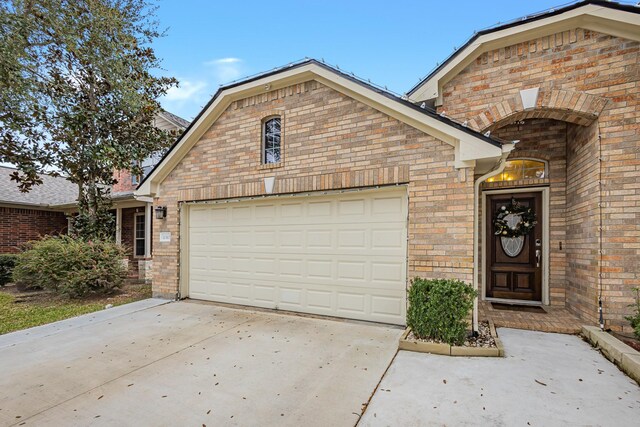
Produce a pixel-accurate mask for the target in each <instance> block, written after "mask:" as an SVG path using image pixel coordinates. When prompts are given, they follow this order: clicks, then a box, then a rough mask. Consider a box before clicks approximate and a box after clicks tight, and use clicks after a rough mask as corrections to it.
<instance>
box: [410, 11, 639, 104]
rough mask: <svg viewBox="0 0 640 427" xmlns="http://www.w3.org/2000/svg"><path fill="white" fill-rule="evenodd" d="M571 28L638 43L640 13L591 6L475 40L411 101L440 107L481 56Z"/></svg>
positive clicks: (422, 87)
mask: <svg viewBox="0 0 640 427" xmlns="http://www.w3.org/2000/svg"><path fill="white" fill-rule="evenodd" d="M574 28H583V29H587V30H592V31H598V32H601V33H605V34H610V35H613V36H616V37H622V38H626V39H629V40H635V41H640V15H639V14H635V13H629V12H625V11H622V10H616V9H610V8H607V7H602V6H597V5H592V4H590V5H585V6H583V7H581V8H578V9H574V10H571V11H568V12H565V13H562V14H560V15H556V16H551V17H549V18H545V19H540V20H537V21H532V22H528V23H525V24H522V25H517V26H514V27H511V28H505V29H504V30H500V31H496V32H493V33H489V34H485V35H482V36H480V37H478V38H477V39H476V40H475V41H474V42H473V43H472V44H470V45H469V46H467V47H466V48H465V49H464V50H462V51H461V52H459V53H458V54H457V56H456V57H455V58H454V59H452V60H451V61H450V62H449V63H448V64H447V65H446V66H444V67H443V68H442V69H441V70H439V71H438V72H437V73H436V74H434V75H433V76H431V77H430V78H429V80H426V81H424V82H423V83H422V85H421V86H419V87H418V89H417V90H416V91H415V92H414V93H413V94H411V96H410V99H411V100H412V101H413V102H422V101H425V100H430V99H436V105H442V90H441V89H442V87H443V86H444V85H445V84H446V83H447V82H448V81H449V80H451V79H452V78H453V77H455V76H456V75H457V74H458V73H459V72H460V71H462V70H463V69H464V68H465V67H466V66H467V65H469V64H470V63H471V62H472V61H473V60H475V58H477V57H478V56H479V55H481V54H482V53H484V52H488V51H491V50H494V49H498V48H501V47H505V46H511V45H513V44H517V43H523V42H525V41H528V40H532V39H535V38H538V37H542V36H545V35H548V34H554V33H557V32H561V31H567V30H570V29H574Z"/></svg>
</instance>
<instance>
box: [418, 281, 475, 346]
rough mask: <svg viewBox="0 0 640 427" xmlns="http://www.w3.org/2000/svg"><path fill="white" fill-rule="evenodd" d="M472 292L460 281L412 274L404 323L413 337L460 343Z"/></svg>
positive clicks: (454, 343) (464, 329) (465, 328)
mask: <svg viewBox="0 0 640 427" xmlns="http://www.w3.org/2000/svg"><path fill="white" fill-rule="evenodd" d="M476 295H477V293H476V291H475V290H474V289H473V287H471V286H470V285H468V284H466V283H464V282H462V281H460V280H452V279H431V280H427V279H421V278H419V277H416V278H414V279H413V280H412V281H411V287H410V288H409V296H408V298H409V308H408V310H407V326H409V327H410V328H411V330H412V331H413V333H414V335H415V336H416V337H417V338H420V339H433V340H437V341H442V342H445V343H447V344H451V345H460V344H462V343H463V342H464V339H465V337H466V334H467V327H468V323H467V317H468V316H469V314H470V311H471V309H472V308H473V301H474V299H475V298H476Z"/></svg>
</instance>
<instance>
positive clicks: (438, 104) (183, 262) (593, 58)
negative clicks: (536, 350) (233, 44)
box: [136, 1, 640, 330]
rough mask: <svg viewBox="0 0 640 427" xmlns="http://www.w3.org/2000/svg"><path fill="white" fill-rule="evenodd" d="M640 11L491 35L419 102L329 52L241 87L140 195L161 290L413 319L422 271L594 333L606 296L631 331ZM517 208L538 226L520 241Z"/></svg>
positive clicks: (609, 315)
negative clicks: (512, 210) (547, 311)
mask: <svg viewBox="0 0 640 427" xmlns="http://www.w3.org/2000/svg"><path fill="white" fill-rule="evenodd" d="M639 12H640V9H638V8H636V7H633V6H623V5H619V4H616V3H612V2H603V1H584V2H580V3H577V4H574V5H571V6H567V7H564V8H561V9H557V10H553V11H549V12H548V13H544V14H540V15H536V16H532V17H526V18H523V19H521V20H518V21H515V22H513V23H510V24H506V25H502V26H499V27H496V28H492V29H490V30H485V31H482V32H480V33H476V34H475V35H474V36H473V37H472V38H471V40H470V41H469V42H468V43H467V44H466V45H465V46H463V47H462V48H461V49H459V50H457V51H456V52H455V53H454V54H453V55H452V56H451V57H450V58H448V59H447V60H446V61H445V62H444V63H443V64H442V65H440V66H439V67H438V68H437V69H436V70H435V71H434V72H432V73H431V74H430V75H429V76H428V77H427V78H426V79H425V80H424V81H422V82H421V83H420V84H419V85H417V86H416V87H415V88H413V89H412V90H411V91H410V92H409V93H408V94H407V96H403V97H399V96H395V95H393V94H391V93H388V92H387V91H385V90H383V89H381V88H379V87H375V86H372V85H371V84H369V83H366V82H364V81H362V80H360V79H357V78H355V77H353V76H352V75H350V74H347V73H344V72H342V71H340V70H338V69H337V68H332V67H329V66H327V65H325V64H324V63H321V62H318V61H315V60H305V61H303V62H300V63H296V64H291V65H289V66H286V67H283V68H281V69H278V70H276V71H273V72H270V73H267V74H263V75H259V76H257V77H253V78H250V79H247V80H244V81H241V82H238V83H233V84H230V85H227V86H223V87H221V88H220V89H219V90H218V92H217V93H216V94H215V95H214V97H213V99H212V100H211V101H210V102H209V103H208V104H207V105H206V106H205V107H204V109H203V110H202V111H201V112H200V114H199V115H198V116H197V118H196V119H195V120H194V121H193V122H192V123H191V125H190V126H189V127H188V128H187V130H186V131H185V132H184V133H183V134H182V136H181V138H180V139H179V140H178V141H177V142H176V144H175V145H174V146H173V147H172V149H171V150H170V151H169V152H168V154H167V155H166V156H165V157H164V158H163V159H162V161H161V162H160V163H159V164H158V165H157V166H156V167H155V168H154V169H153V170H152V171H151V173H150V174H148V175H147V177H146V178H145V179H144V180H143V181H142V184H141V185H140V186H139V188H138V190H137V191H136V194H137V195H138V196H139V197H153V198H154V205H156V209H160V210H161V209H162V208H166V217H165V218H164V219H159V220H155V221H154V224H153V230H154V235H155V236H156V237H158V238H159V239H158V240H156V241H155V242H154V245H155V246H154V253H153V258H154V269H153V276H154V277H153V291H154V295H156V296H162V297H168V298H175V297H190V298H197V299H204V300H211V301H219V302H225V303H237V304H245V305H251V306H259V307H269V308H278V309H283V310H293V311H299V312H307V313H315V314H324V315H333V316H340V317H346V318H354V319H363V320H372V321H380V322H388V323H396V324H404V323H405V311H406V308H405V307H406V287H407V285H408V279H409V278H411V277H413V276H423V277H437V278H441V277H443V278H459V279H462V280H465V281H467V282H469V283H473V284H474V285H475V286H477V287H478V289H479V292H480V298H482V299H485V300H494V301H506V302H509V303H518V304H537V305H547V304H550V305H554V306H564V307H566V308H568V309H569V310H571V311H572V312H573V313H575V314H576V315H578V316H580V317H581V318H582V319H583V320H584V321H586V322H589V323H595V322H597V321H598V297H599V296H600V295H601V296H602V299H603V306H604V315H605V322H606V326H607V327H611V328H613V329H618V330H619V329H622V328H623V326H624V325H626V324H627V322H626V321H625V320H624V318H623V316H624V315H625V314H626V313H628V308H627V304H629V303H630V302H631V298H632V294H631V287H632V286H634V285H636V286H637V285H638V284H639V283H640V268H639V267H638V266H639V265H640V218H639V216H640V209H639V206H638V203H639V200H640V159H639V157H638V153H639V152H640V130H639V126H640V108H639V101H638V98H639V96H640V70H639V68H638V66H639V65H638V64H639V51H640V44H639V41H640V14H639ZM517 141H519V142H517ZM516 142H517V143H516ZM512 200H513V201H515V202H516V203H517V204H519V206H520V209H519V210H517V211H516V214H519V215H520V218H521V217H522V216H523V215H524V217H525V218H527V217H528V221H530V222H531V223H532V224H530V225H529V226H522V227H521V228H520V230H521V231H522V235H521V236H516V237H513V238H505V239H501V238H500V236H496V235H495V233H496V230H497V228H496V225H494V219H497V218H498V217H497V216H498V215H499V213H500V211H502V207H503V206H504V207H505V209H508V208H509V206H510V203H511V202H512ZM533 215H535V218H533ZM534 219H535V220H536V221H537V224H535V226H533V220H534ZM505 220H506V221H507V222H508V225H510V226H514V225H516V224H518V223H519V222H518V216H517V215H511V216H510V217H508V218H506V219H505ZM520 224H522V221H520ZM507 237H508V236H507Z"/></svg>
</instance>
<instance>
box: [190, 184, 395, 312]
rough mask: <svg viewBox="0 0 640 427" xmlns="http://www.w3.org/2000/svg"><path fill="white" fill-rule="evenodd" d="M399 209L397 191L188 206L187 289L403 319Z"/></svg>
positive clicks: (264, 303) (230, 299)
mask: <svg viewBox="0 0 640 427" xmlns="http://www.w3.org/2000/svg"><path fill="white" fill-rule="evenodd" d="M194 212H197V213H196V214H195V215H194ZM406 212H407V198H406V192H405V191H404V190H403V189H394V190H393V191H389V190H379V191H363V192H359V193H345V194H339V195H325V196H311V197H295V198H291V199H265V200H257V201H256V200H254V201H241V202H234V204H224V205H210V206H201V205H197V206H192V207H190V209H189V215H190V217H189V252H188V253H189V296H191V297H192V298H201V299H208V300H214V301H220V302H227V303H237V304H246V305H255V306H259V307H269V308H280V309H283V310H293V311H301V312H307V313H313V314H324V315H332V316H339V317H347V318H353V319H361V320H373V321H380V322H388V323H397V324H404V320H405V319H404V313H405V300H406V291H405V286H406V238H407V230H406Z"/></svg>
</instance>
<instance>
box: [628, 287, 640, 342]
mask: <svg viewBox="0 0 640 427" xmlns="http://www.w3.org/2000/svg"><path fill="white" fill-rule="evenodd" d="M632 291H633V292H634V294H635V303H633V304H630V305H629V307H633V308H634V310H633V311H634V313H633V314H632V315H631V316H626V317H625V319H627V320H628V321H629V322H630V323H631V327H632V328H633V333H634V334H635V335H636V337H638V338H640V288H632Z"/></svg>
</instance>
